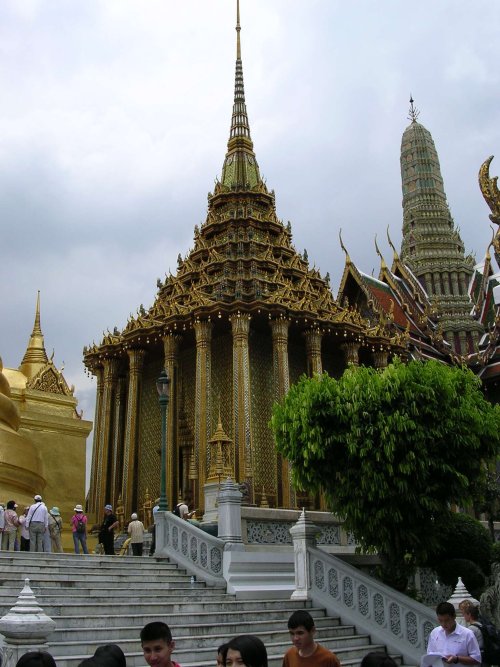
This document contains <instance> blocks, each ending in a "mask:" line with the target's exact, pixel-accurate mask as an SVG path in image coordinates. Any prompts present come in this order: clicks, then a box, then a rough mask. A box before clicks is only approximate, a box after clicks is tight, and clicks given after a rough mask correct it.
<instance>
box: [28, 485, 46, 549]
mask: <svg viewBox="0 0 500 667" xmlns="http://www.w3.org/2000/svg"><path fill="white" fill-rule="evenodd" d="M33 500H34V501H35V502H34V503H33V504H32V505H30V508H29V510H28V515H27V517H26V525H27V526H28V528H29V531H30V550H31V551H44V549H43V536H44V534H45V533H47V528H48V525H49V513H48V511H47V507H46V506H45V503H44V502H43V501H42V496H41V495H39V494H38V493H37V494H36V496H35V497H34V498H33Z"/></svg>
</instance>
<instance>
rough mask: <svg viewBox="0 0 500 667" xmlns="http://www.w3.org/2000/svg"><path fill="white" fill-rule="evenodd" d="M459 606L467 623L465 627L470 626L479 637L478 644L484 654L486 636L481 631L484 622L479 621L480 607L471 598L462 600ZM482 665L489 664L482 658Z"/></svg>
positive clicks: (485, 666)
mask: <svg viewBox="0 0 500 667" xmlns="http://www.w3.org/2000/svg"><path fill="white" fill-rule="evenodd" d="M458 606H459V607H461V611H462V614H463V617H464V621H465V623H466V625H465V627H466V628H469V630H472V632H473V633H474V636H475V638H476V639H477V644H478V646H479V650H480V651H481V656H482V655H483V650H484V638H483V633H482V632H481V626H482V625H483V624H482V623H481V622H480V621H479V607H478V606H477V605H475V604H473V603H472V602H471V601H470V600H462V602H461V603H460V604H459V605H458ZM482 665H483V667H487V664H486V663H485V662H484V660H482Z"/></svg>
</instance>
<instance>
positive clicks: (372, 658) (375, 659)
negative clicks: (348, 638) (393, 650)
mask: <svg viewBox="0 0 500 667" xmlns="http://www.w3.org/2000/svg"><path fill="white" fill-rule="evenodd" d="M360 667H398V666H397V664H396V661H395V660H393V659H392V658H391V656H390V655H387V653H384V652H383V651H371V652H370V653H367V654H366V655H365V657H364V658H363V660H361V666H360Z"/></svg>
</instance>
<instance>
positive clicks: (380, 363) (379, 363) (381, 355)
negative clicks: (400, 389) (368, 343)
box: [372, 350, 389, 368]
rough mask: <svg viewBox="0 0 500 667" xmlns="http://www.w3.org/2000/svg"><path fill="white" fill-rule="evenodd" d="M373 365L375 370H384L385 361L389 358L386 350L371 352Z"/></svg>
mask: <svg viewBox="0 0 500 667" xmlns="http://www.w3.org/2000/svg"><path fill="white" fill-rule="evenodd" d="M372 356H373V365H374V367H375V368H385V367H386V366H387V360H388V358H389V352H388V351H387V350H377V351H376V352H373V355H372Z"/></svg>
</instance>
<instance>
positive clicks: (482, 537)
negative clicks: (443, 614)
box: [427, 513, 500, 592]
mask: <svg viewBox="0 0 500 667" xmlns="http://www.w3.org/2000/svg"><path fill="white" fill-rule="evenodd" d="M492 547H493V541H492V539H491V535H490V533H489V531H488V530H487V529H486V528H485V527H484V526H483V525H482V524H481V523H480V522H479V521H478V520H477V519H474V518H473V517H471V516H469V515H468V514H458V513H453V514H452V515H451V517H450V521H449V523H448V525H447V526H446V528H445V529H444V532H443V535H442V538H441V541H440V546H439V549H438V550H437V551H436V552H435V553H434V554H432V556H431V557H430V558H429V561H428V563H427V565H428V566H429V567H432V568H434V569H435V570H436V571H437V570H438V568H439V567H440V565H441V564H442V563H443V561H450V560H455V559H464V560H467V561H473V562H474V563H477V565H478V566H479V568H480V570H482V572H483V573H484V574H486V575H488V574H489V573H490V563H491V560H492V551H491V550H492ZM499 556H500V552H499ZM499 560H500V558H499ZM458 574H459V576H461V577H462V580H463V575H462V574H461V573H460V572H459V573H458ZM464 583H465V581H464ZM452 585H453V586H454V585H456V580H455V582H453V583H452ZM467 588H468V587H467ZM469 592H471V591H470V590H469Z"/></svg>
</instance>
